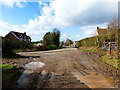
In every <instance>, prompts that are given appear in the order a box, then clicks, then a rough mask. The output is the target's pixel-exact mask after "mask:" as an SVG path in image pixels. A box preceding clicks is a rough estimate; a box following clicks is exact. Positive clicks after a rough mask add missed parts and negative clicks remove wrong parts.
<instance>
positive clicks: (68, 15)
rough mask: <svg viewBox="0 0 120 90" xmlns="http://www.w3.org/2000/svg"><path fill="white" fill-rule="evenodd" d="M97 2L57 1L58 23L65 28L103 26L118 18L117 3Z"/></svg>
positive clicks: (55, 2) (55, 6)
mask: <svg viewBox="0 0 120 90" xmlns="http://www.w3.org/2000/svg"><path fill="white" fill-rule="evenodd" d="M96 1H97V0H55V1H54V2H53V3H52V6H53V9H54V13H55V18H56V21H57V22H58V23H60V24H62V25H64V26H83V25H91V24H93V25H94V24H102V23H105V22H107V21H109V20H110V19H111V18H115V17H117V12H118V10H117V8H118V6H117V2H112V3H111V2H109V1H108V2H104V1H103V2H102V1H101V2H96Z"/></svg>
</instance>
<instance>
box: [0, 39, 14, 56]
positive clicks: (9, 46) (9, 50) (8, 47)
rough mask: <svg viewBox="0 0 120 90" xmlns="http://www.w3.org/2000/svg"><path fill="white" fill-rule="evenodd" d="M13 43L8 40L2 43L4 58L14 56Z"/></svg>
mask: <svg viewBox="0 0 120 90" xmlns="http://www.w3.org/2000/svg"><path fill="white" fill-rule="evenodd" d="M13 47H14V45H13V42H12V41H10V40H8V39H3V41H2V57H3V58H5V57H10V56H11V55H12V54H13Z"/></svg>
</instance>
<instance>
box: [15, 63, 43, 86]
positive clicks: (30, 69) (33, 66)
mask: <svg viewBox="0 0 120 90" xmlns="http://www.w3.org/2000/svg"><path fill="white" fill-rule="evenodd" d="M44 65H45V64H44V63H42V62H30V63H28V64H25V66H23V67H24V68H25V70H24V72H23V73H22V75H21V76H20V78H19V79H18V81H17V82H18V86H17V87H18V88H26V87H27V86H29V84H30V83H31V82H32V80H33V78H34V74H33V73H34V71H35V70H38V69H40V68H42V67H43V66H44Z"/></svg>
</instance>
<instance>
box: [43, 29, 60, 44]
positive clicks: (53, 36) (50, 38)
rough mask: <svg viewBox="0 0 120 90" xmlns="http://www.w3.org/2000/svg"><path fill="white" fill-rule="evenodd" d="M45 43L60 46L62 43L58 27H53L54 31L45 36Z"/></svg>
mask: <svg viewBox="0 0 120 90" xmlns="http://www.w3.org/2000/svg"><path fill="white" fill-rule="evenodd" d="M43 44H44V45H47V46H48V45H52V44H54V45H56V46H59V44H60V31H59V30H58V29H56V28H54V29H53V32H47V33H46V34H45V36H44V37H43Z"/></svg>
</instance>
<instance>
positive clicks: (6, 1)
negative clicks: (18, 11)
mask: <svg viewBox="0 0 120 90" xmlns="http://www.w3.org/2000/svg"><path fill="white" fill-rule="evenodd" d="M26 2H27V0H0V4H3V5H7V6H9V7H14V6H17V7H19V8H23V7H24V6H25V5H24V4H25V3H26Z"/></svg>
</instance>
